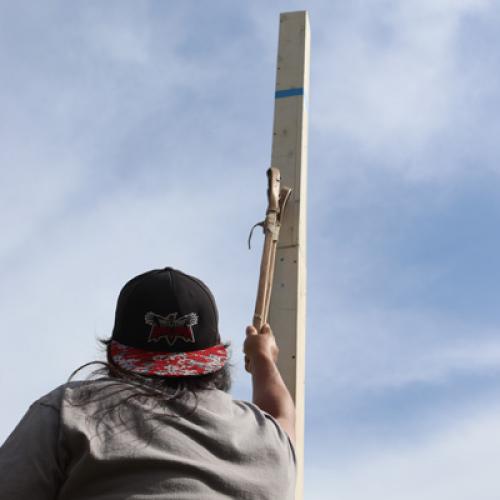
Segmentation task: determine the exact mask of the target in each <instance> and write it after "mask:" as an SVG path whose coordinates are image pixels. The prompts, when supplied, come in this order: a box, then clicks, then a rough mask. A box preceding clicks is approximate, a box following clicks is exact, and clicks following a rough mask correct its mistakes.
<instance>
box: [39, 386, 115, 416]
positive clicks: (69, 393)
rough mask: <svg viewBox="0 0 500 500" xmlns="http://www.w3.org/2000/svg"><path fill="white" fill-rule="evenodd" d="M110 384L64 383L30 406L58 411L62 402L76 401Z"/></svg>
mask: <svg viewBox="0 0 500 500" xmlns="http://www.w3.org/2000/svg"><path fill="white" fill-rule="evenodd" d="M111 383H112V382H111V381H110V380H109V379H99V380H78V381H72V382H66V383H65V384H61V385H60V386H58V387H56V388H55V389H53V390H52V391H50V392H48V393H47V394H45V395H43V396H42V397H40V398H39V399H37V400H36V401H35V402H34V403H33V404H32V405H31V406H32V407H44V408H50V409H52V410H55V411H60V409H61V407H62V406H63V404H64V401H77V400H79V399H81V398H82V397H85V396H86V395H87V394H91V393H93V392H95V391H100V390H102V389H105V388H107V387H109V386H110V385H111Z"/></svg>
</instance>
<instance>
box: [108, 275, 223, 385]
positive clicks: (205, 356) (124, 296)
mask: <svg viewBox="0 0 500 500" xmlns="http://www.w3.org/2000/svg"><path fill="white" fill-rule="evenodd" d="M218 322H219V314H218V311H217V306H216V304H215V299H214V297H213V295H212V293H211V292H210V290H209V289H208V287H207V286H206V285H205V284H204V283H203V282H202V281H201V280H199V279H197V278H194V277H193V276H189V275H187V274H184V273H183V272H181V271H178V270H176V269H173V268H171V267H166V268H164V269H155V270H153V271H148V272H146V273H143V274H140V275H139V276H136V277H135V278H132V279H131V280H130V281H129V282H128V283H126V284H125V286H124V287H123V288H122V290H121V292H120V295H119V297H118V302H117V305H116V314H115V325H114V328H113V334H112V339H111V344H110V351H109V352H110V356H111V359H112V361H113V362H114V363H115V364H117V365H118V366H119V367H121V368H124V369H126V370H130V371H133V372H136V373H140V374H143V375H158V376H163V377H182V376H190V375H204V374H207V373H212V372H215V371H217V370H220V369H221V368H222V367H223V366H224V365H225V363H226V362H227V360H228V357H229V354H228V351H227V349H226V347H225V346H224V344H221V341H220V335H219V329H218Z"/></svg>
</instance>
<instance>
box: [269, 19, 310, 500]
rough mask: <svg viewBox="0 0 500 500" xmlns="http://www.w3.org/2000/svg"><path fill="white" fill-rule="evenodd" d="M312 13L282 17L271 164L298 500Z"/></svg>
mask: <svg viewBox="0 0 500 500" xmlns="http://www.w3.org/2000/svg"><path fill="white" fill-rule="evenodd" d="M309 51H310V34H309V19H308V15H307V12H304V11H301V12H286V13H283V14H281V15H280V31H279V45H278V62H277V71H276V94H275V98H276V99H275V106H274V127H273V146H272V159H271V166H272V167H277V168H279V170H280V172H281V184H282V185H286V186H289V187H291V188H292V189H293V191H292V194H291V198H290V200H289V202H288V205H287V208H286V211H285V215H284V220H283V221H282V225H281V231H280V238H279V244H278V248H277V252H276V270H275V276H274V284H273V291H272V295H271V297H272V298H271V304H270V311H269V323H270V324H271V327H272V328H273V331H274V334H275V336H276V340H277V341H278V345H279V347H280V355H279V362H278V365H279V369H280V371H281V373H282V375H283V378H284V380H285V383H286V385H287V387H288V389H289V390H290V393H291V394H292V397H293V398H294V400H295V406H296V411H297V424H296V451H297V487H296V499H300V498H302V496H303V469H304V382H305V334H306V331H305V330H306V328H305V327H306V181H307V96H308V90H309Z"/></svg>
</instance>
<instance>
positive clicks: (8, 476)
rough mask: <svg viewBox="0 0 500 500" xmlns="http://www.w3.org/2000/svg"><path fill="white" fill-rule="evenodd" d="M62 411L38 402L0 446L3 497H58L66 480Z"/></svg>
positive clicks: (0, 491) (44, 499)
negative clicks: (61, 454) (61, 447)
mask: <svg viewBox="0 0 500 500" xmlns="http://www.w3.org/2000/svg"><path fill="white" fill-rule="evenodd" d="M58 442H59V411H58V410H57V409H56V408H55V407H53V406H51V405H47V404H45V403H43V402H40V401H38V402H36V403H34V404H33V405H32V406H31V407H30V409H29V410H28V411H27V413H26V415H24V417H23V418H22V420H21V421H20V422H19V424H18V425H17V427H16V428H15V429H14V431H13V432H12V434H11V435H10V436H9V437H8V438H7V441H5V443H4V444H3V445H2V447H1V448H0V471H1V472H2V477H1V479H0V498H2V499H16V498H29V499H30V500H49V499H50V500H55V499H56V498H57V493H58V491H59V488H60V486H61V484H62V482H63V480H64V474H63V471H62V467H61V464H60V459H59V446H58Z"/></svg>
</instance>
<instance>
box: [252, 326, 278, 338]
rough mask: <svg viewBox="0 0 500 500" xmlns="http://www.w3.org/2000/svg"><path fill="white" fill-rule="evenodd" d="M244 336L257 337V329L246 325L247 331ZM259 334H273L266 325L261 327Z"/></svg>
mask: <svg viewBox="0 0 500 500" xmlns="http://www.w3.org/2000/svg"><path fill="white" fill-rule="evenodd" d="M246 334H247V337H250V336H252V335H257V329H256V328H255V327H254V326H252V325H248V326H247V329H246ZM260 334H261V335H272V334H273V332H272V330H271V327H270V326H269V324H268V323H266V324H265V325H263V326H262V328H261V329H260Z"/></svg>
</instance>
